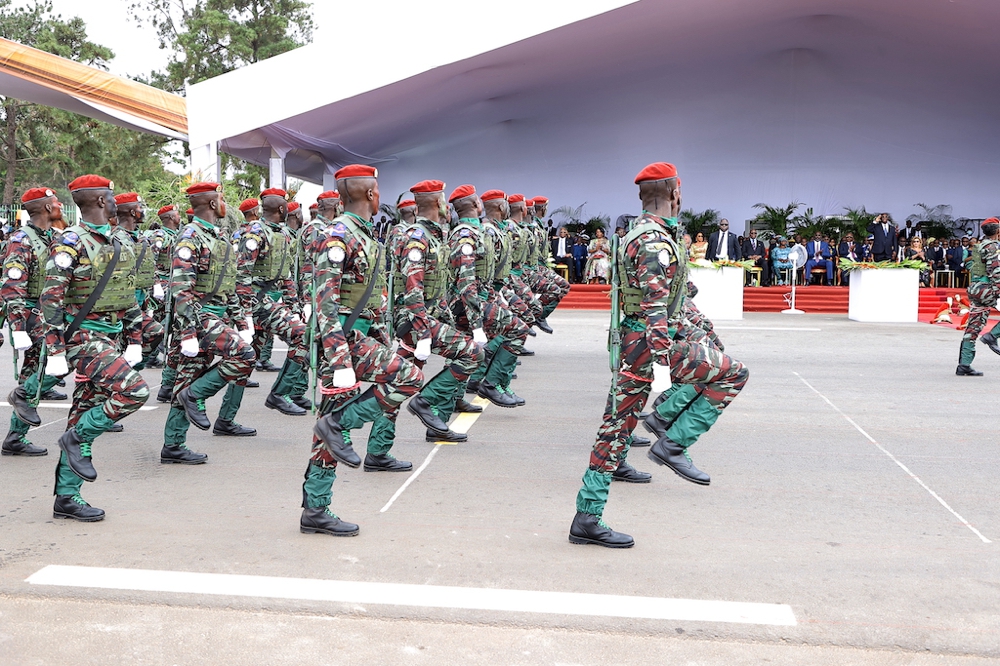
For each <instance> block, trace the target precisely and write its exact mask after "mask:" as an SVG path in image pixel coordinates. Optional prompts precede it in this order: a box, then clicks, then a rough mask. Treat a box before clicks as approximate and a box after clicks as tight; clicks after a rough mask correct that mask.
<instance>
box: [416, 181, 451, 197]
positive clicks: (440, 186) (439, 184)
mask: <svg viewBox="0 0 1000 666" xmlns="http://www.w3.org/2000/svg"><path fill="white" fill-rule="evenodd" d="M410 191H411V192H413V193H414V194H433V193H434V192H444V181H441V180H422V181H420V182H419V183H417V184H416V185H414V186H413V187H411V188H410Z"/></svg>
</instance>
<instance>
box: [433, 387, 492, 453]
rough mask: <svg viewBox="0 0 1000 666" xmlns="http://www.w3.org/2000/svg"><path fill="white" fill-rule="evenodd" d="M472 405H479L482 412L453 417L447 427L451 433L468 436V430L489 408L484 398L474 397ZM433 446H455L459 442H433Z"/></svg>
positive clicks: (488, 402)
mask: <svg viewBox="0 0 1000 666" xmlns="http://www.w3.org/2000/svg"><path fill="white" fill-rule="evenodd" d="M471 404H473V405H479V406H480V407H482V408H483V411H481V412H477V413H474V414H468V413H464V412H463V413H462V414H459V415H458V416H456V417H455V420H454V421H452V422H451V425H450V426H449V427H450V428H451V429H452V432H460V433H462V434H464V435H468V434H469V430H471V429H472V424H473V423H475V422H476V421H477V420H478V419H479V417H480V416H482V415H483V414H485V413H486V408H487V407H488V406H489V404H490V401H489V400H487V399H486V398H480V397H479V396H476V399H475V400H473V401H472V403H471ZM434 443H435V444H440V445H442V446H455V445H456V444H460V443H461V442H434Z"/></svg>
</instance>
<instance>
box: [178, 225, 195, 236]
mask: <svg viewBox="0 0 1000 666" xmlns="http://www.w3.org/2000/svg"><path fill="white" fill-rule="evenodd" d="M194 234H195V231H194V227H192V226H187V227H184V231H183V232H182V233H181V238H194Z"/></svg>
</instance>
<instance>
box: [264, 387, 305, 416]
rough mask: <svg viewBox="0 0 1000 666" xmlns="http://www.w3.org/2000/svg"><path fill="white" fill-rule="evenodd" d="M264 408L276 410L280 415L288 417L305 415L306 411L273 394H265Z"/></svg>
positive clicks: (285, 398)
mask: <svg viewBox="0 0 1000 666" xmlns="http://www.w3.org/2000/svg"><path fill="white" fill-rule="evenodd" d="M264 406H265V407H267V408H268V409H277V410H278V411H279V412H281V413H282V414H287V415H288V416H305V415H306V410H304V409H302V408H301V407H299V406H298V405H296V404H295V403H294V402H292V401H291V400H289V399H288V398H287V397H285V396H283V395H278V394H277V393H274V392H272V393H268V394H267V400H265V401H264Z"/></svg>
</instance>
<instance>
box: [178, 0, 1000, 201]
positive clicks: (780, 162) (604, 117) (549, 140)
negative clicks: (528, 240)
mask: <svg viewBox="0 0 1000 666" xmlns="http://www.w3.org/2000/svg"><path fill="white" fill-rule="evenodd" d="M355 4H361V3H355ZM375 4H376V5H377V4H378V3H375ZM382 4H383V5H385V3H382ZM432 4H433V3H432ZM475 4H477V5H478V4H479V3H475ZM535 4H536V5H541V4H544V3H535ZM553 4H555V3H553ZM559 4H560V5H561V6H566V5H565V3H559ZM465 5H469V3H465ZM483 5H484V9H483V10H482V11H484V12H486V13H487V14H489V13H490V12H491V11H494V9H495V8H496V7H503V6H505V5H502V4H500V3H489V2H486V3H483ZM365 6H366V7H368V8H371V7H372V3H366V5H365ZM608 9H610V10H611V11H603V10H608ZM369 10H370V9H369ZM374 11H375V12H376V13H377V11H378V8H377V7H376V8H375V10H374ZM428 13H429V14H431V15H433V16H437V17H441V16H442V14H441V13H440V12H437V13H436V12H435V10H434V8H433V7H431V8H429V10H428ZM508 16H530V12H521V11H513V12H504V15H503V16H502V17H500V18H498V19H496V20H495V21H491V20H490V19H488V18H484V19H482V20H474V21H471V22H469V23H466V24H462V23H459V24H454V23H449V22H448V19H447V18H441V30H439V31H437V32H430V31H427V30H413V31H412V32H411V33H410V34H406V33H400V34H388V35H383V34H379V35H378V36H377V44H376V46H375V47H374V48H375V49H376V50H378V51H379V52H380V53H379V55H378V57H374V56H373V57H372V58H370V59H369V60H366V59H365V58H364V57H363V54H355V53H351V54H350V55H345V56H341V55H340V54H341V53H342V52H343V51H344V43H343V42H341V41H340V40H339V39H333V40H330V41H326V42H324V41H318V42H317V43H316V44H314V45H313V46H311V47H309V48H304V49H299V50H297V51H293V52H292V53H290V54H286V56H279V57H277V58H273V59H271V60H269V61H265V62H264V63H259V64H258V65H254V66H251V67H248V68H245V69H243V70H240V71H237V72H234V73H232V74H230V75H226V76H224V77H219V78H218V79H212V80H209V81H206V82H204V83H201V84H198V85H197V86H193V87H192V88H191V90H190V94H189V103H190V108H191V116H192V118H191V125H192V129H191V134H192V139H194V140H195V141H196V142H199V141H201V140H202V139H204V140H206V141H208V140H213V139H214V140H220V141H221V147H222V149H223V150H225V151H226V152H230V153H233V154H236V155H239V156H241V157H244V158H247V159H250V160H252V161H256V162H259V163H264V162H266V160H267V158H268V157H269V156H270V151H271V149H272V148H273V149H274V150H276V151H277V152H278V153H279V154H285V155H286V170H287V171H288V173H290V174H292V175H295V176H299V177H303V178H305V179H307V180H311V181H314V182H318V181H320V180H321V179H322V176H323V174H324V172H329V171H332V170H334V169H335V168H336V167H337V166H339V165H342V164H345V163H349V162H356V161H360V162H368V163H372V164H378V165H380V171H381V173H382V178H381V179H380V182H381V183H382V186H383V190H384V191H385V190H388V192H389V193H391V196H392V198H393V199H394V198H395V193H397V192H398V191H401V190H403V189H405V187H407V186H408V185H409V184H410V183H412V182H414V181H415V180H420V179H422V178H426V177H435V178H441V179H444V180H451V181H452V182H453V183H454V184H457V183H458V182H474V183H476V184H477V185H479V186H480V188H481V189H485V188H487V187H500V188H503V189H508V190H511V191H523V190H525V189H528V190H532V191H528V192H525V193H526V194H529V195H531V194H533V193H535V192H537V191H539V189H542V190H544V191H545V193H546V194H548V195H549V196H550V198H551V199H552V200H553V203H554V204H555V205H559V203H570V204H579V202H581V201H591V202H594V201H598V202H600V205H601V206H602V207H604V208H605V210H604V212H607V213H610V214H612V216H614V215H617V214H618V213H620V212H623V211H626V210H631V209H634V208H635V206H636V204H637V202H636V200H635V193H634V191H633V190H632V189H631V188H630V187H628V186H629V185H630V184H631V176H633V175H634V173H635V172H636V171H638V170H639V169H640V168H641V167H642V166H643V165H644V164H646V163H648V162H650V161H656V160H667V161H672V162H675V163H676V164H677V165H678V167H679V169H680V170H681V173H682V175H683V177H684V194H685V203H686V205H693V206H694V207H696V208H706V207H712V208H720V209H722V212H723V214H724V215H729V216H731V217H735V218H736V219H738V218H739V216H740V215H747V216H749V215H750V214H752V210H751V208H750V207H751V206H752V205H753V204H754V203H756V202H758V201H766V202H768V203H780V204H783V203H785V202H787V201H789V200H791V199H798V200H802V201H806V202H808V203H809V204H811V205H813V206H814V207H815V208H816V212H817V213H820V212H836V211H838V210H839V209H840V208H841V207H842V206H844V205H860V204H867V205H868V206H869V208H886V209H888V208H890V207H897V212H899V211H898V207H902V206H911V205H912V204H913V203H914V202H916V201H925V200H926V201H927V202H928V203H952V204H956V206H957V207H959V208H960V210H958V209H957V210H956V212H962V213H964V214H968V215H970V216H981V215H983V214H985V213H988V212H991V210H995V206H996V203H998V202H996V201H995V195H993V194H992V192H993V191H994V190H995V187H994V185H993V183H994V182H995V181H996V180H997V178H998V177H1000V158H998V155H1000V133H998V132H997V130H996V128H997V126H998V122H997V121H998V120H1000V87H998V86H997V83H998V82H1000V81H998V80H1000V42H998V41H997V40H996V39H995V35H994V31H995V27H996V26H997V25H1000V3H997V2H995V0H962V2H942V1H941V0H882V1H881V2H870V0H810V2H802V1H801V0H672V1H671V2H663V1H661V0H641V1H639V2H634V3H622V2H617V3H604V4H603V5H602V3H593V4H591V5H589V6H588V7H587V11H586V12H584V15H583V16H567V17H565V19H564V20H563V21H562V22H561V23H562V24H561V25H560V21H559V20H558V17H555V18H553V19H552V20H551V21H549V22H547V23H546V22H544V21H542V22H540V23H538V24H534V22H531V21H527V22H526V23H528V24H530V25H532V26H533V27H534V28H537V29H536V30H532V31H529V32H535V33H537V34H530V35H525V34H521V33H519V32H517V31H514V32H511V31H509V30H508V26H509V22H508V19H507V18H506V17H508ZM465 18H468V17H465ZM345 24H346V25H353V24H351V23H350V22H345ZM462 25H467V26H468V27H467V29H466V31H465V32H462ZM348 33H349V30H347V29H345V30H343V31H342V32H341V33H338V35H343V34H348ZM494 33H496V34H500V35H502V36H504V38H505V39H506V41H508V42H509V43H506V44H498V43H495V42H490V41H488V40H487V41H482V40H480V37H481V36H482V35H487V34H488V35H492V34H494ZM425 36H427V38H425ZM449 40H450V41H449ZM459 43H461V44H463V45H465V44H469V43H472V44H474V45H475V46H473V47H468V46H456V44H459ZM432 44H437V45H436V46H432ZM441 44H445V45H446V46H448V47H449V48H444V47H442V46H441ZM452 48H454V49H455V53H456V54H457V55H453V56H452V57H450V59H449V57H448V54H449V53H451V52H452V50H451V49H452ZM425 51H430V52H431V53H432V54H433V57H424V55H422V54H424V52H425ZM384 63H390V64H392V63H395V64H392V66H391V67H390V66H389V65H386V64H384ZM417 70H419V71H417ZM349 73H350V74H356V76H353V77H349V76H348V74H349ZM272 76H280V78H276V79H275V80H277V81H280V82H281V88H282V90H285V91H288V92H289V94H287V95H282V94H280V93H278V94H275V95H273V98H274V102H273V103H272V104H268V103H266V102H261V101H258V100H261V99H262V96H261V95H260V94H259V93H256V94H255V95H254V96H253V97H252V98H248V99H253V100H255V101H253V102H250V106H252V107H253V108H252V109H249V110H247V117H246V122H241V120H240V119H239V118H237V117H236V116H242V115H244V114H243V112H242V109H241V113H240V114H219V113H217V112H216V111H214V110H211V111H209V110H208V109H207V107H206V103H205V101H206V100H208V99H221V98H222V97H221V96H220V93H221V92H223V91H226V92H228V93H230V94H231V93H232V91H233V88H232V84H234V83H238V84H239V85H246V83H247V82H251V81H253V82H256V83H258V84H259V82H260V81H263V80H268V79H269V78H271V77H272ZM226 77H231V78H228V79H227V78H226ZM292 98H294V99H295V100H296V101H294V102H292V101H291V100H292ZM286 100H289V103H287V104H286ZM261 107H266V108H261ZM212 117H214V119H215V120H214V121H212V120H211V118H212ZM226 127H230V128H232V129H231V130H226V129H225V128H226ZM384 196H385V195H384ZM386 198H388V197H386ZM963 205H967V206H968V207H969V208H967V209H966V208H961V206H963ZM991 207H992V208H991ZM593 212H597V211H596V210H595V211H593Z"/></svg>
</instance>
